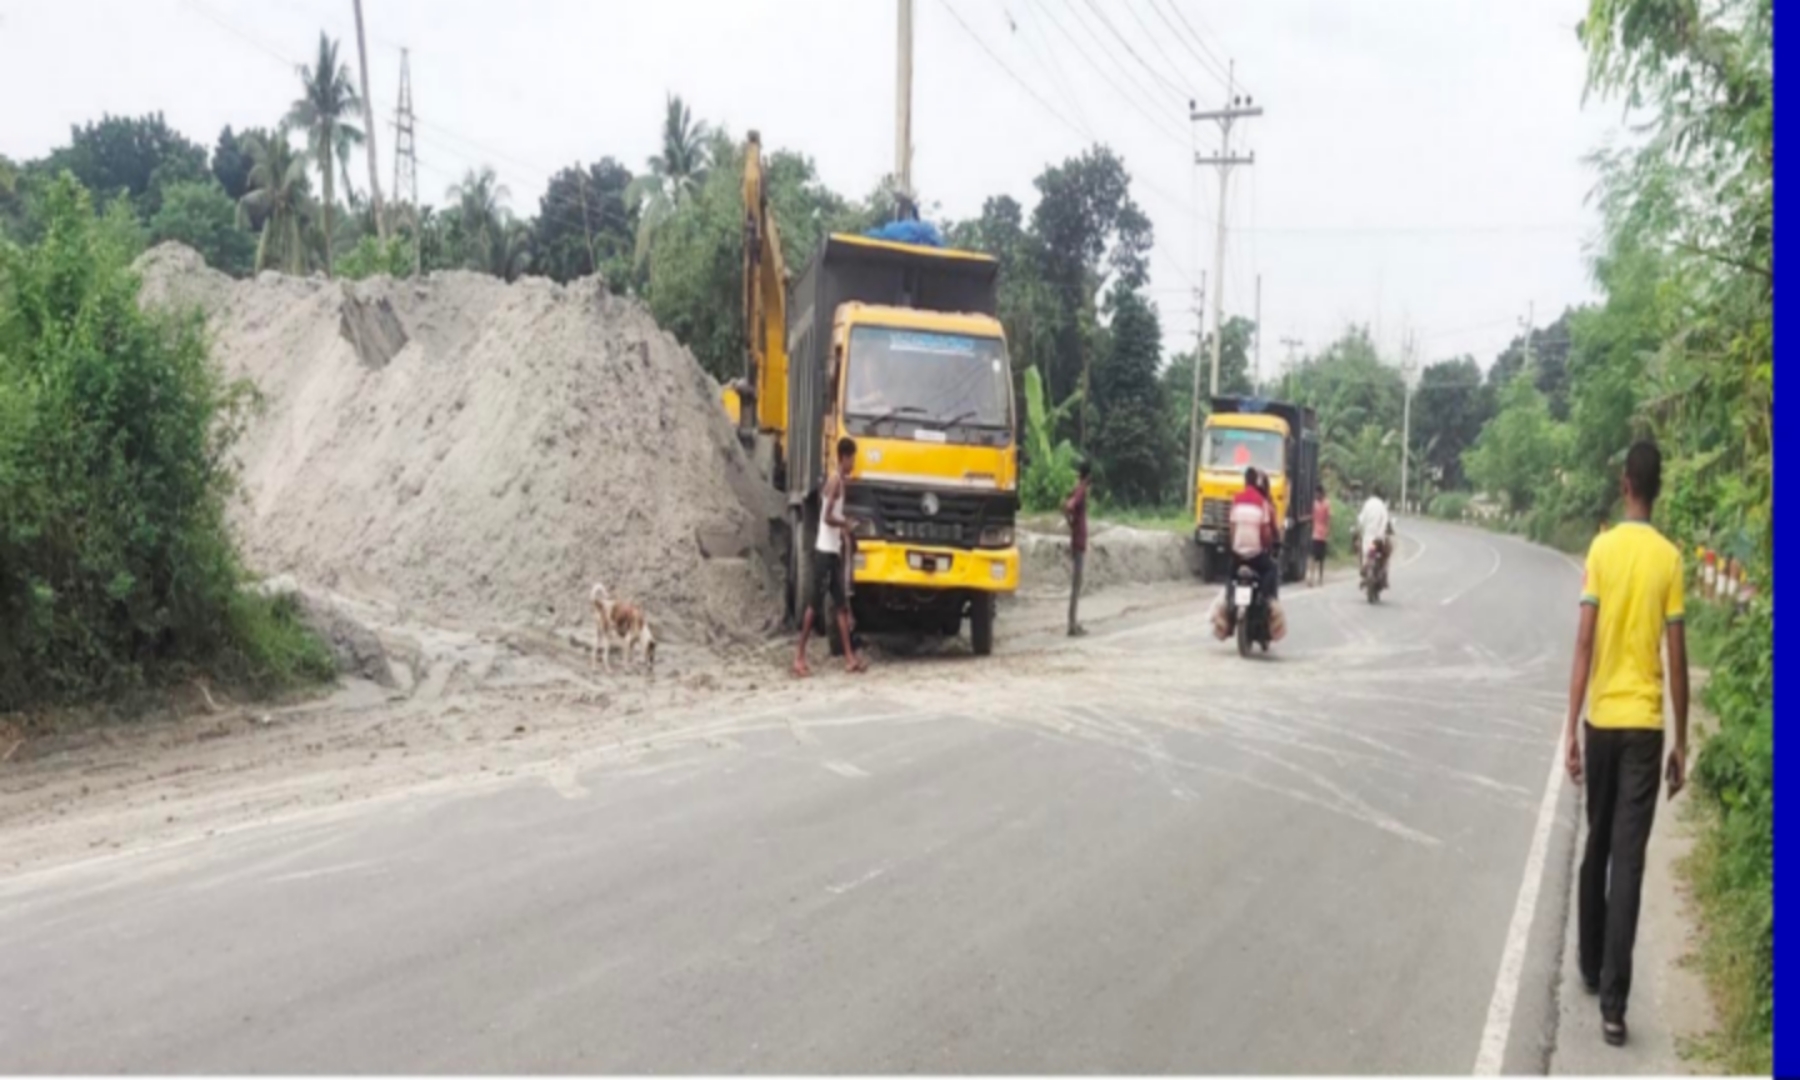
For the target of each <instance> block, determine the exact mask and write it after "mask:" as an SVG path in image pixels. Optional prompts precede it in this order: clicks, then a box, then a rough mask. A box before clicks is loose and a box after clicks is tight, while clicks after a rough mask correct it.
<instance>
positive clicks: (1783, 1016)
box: [1769, 19, 1800, 1076]
mask: <svg viewBox="0 0 1800 1080" xmlns="http://www.w3.org/2000/svg"><path fill="white" fill-rule="evenodd" d="M1784 29H1785V23H1784V22H1783V21H1782V20H1779V19H1778V20H1776V24H1775V64H1776V67H1777V68H1780V67H1781V66H1782V64H1784V63H1787V64H1792V63H1795V62H1800V49H1796V48H1787V47H1786V46H1790V45H1793V44H1794V39H1793V35H1792V34H1791V33H1783V30H1784ZM1784 54H1786V55H1784ZM1790 70H1792V69H1790ZM1783 86H1784V84H1783V83H1782V82H1781V80H1780V79H1779V78H1778V79H1776V80H1775V161H1776V165H1775V172H1776V174H1777V175H1779V174H1780V172H1781V168H1780V160H1781V147H1782V146H1783V145H1784V144H1786V140H1788V139H1792V138H1795V137H1796V131H1797V128H1800V125H1796V124H1794V123H1791V122H1790V121H1792V120H1793V119H1794V114H1793V112H1792V111H1791V110H1790V109H1784V108H1783V107H1782V105H1781V101H1782V98H1783V97H1784V96H1788V97H1791V96H1793V95H1791V94H1789V95H1783V93H1782V89H1783ZM1792 104H1793V103H1790V105H1792ZM1788 145H1791V144H1788ZM1780 193H1781V189H1780V185H1779V183H1777V186H1776V199H1775V265H1776V266H1782V265H1784V264H1785V262H1786V256H1787V255H1788V254H1789V249H1792V248H1793V247H1794V237H1793V235H1792V223H1793V220H1794V215H1792V214H1785V215H1784V214H1783V212H1782V211H1783V205H1782V200H1781V197H1780ZM1781 297H1782V294H1781V287H1780V282H1779V279H1777V283H1776V290H1775V368H1776V371H1777V372H1780V371H1782V370H1785V369H1787V368H1791V367H1793V366H1794V365H1795V364H1797V363H1800V347H1797V346H1796V343H1795V339H1794V334H1795V332H1796V331H1795V327H1796V323H1795V321H1794V308H1791V307H1788V306H1787V305H1785V304H1783V303H1782V302H1781ZM1783 381H1784V380H1783V379H1782V378H1781V377H1780V376H1779V375H1777V378H1776V385H1777V389H1779V388H1780V384H1781V383H1782V382H1783ZM1781 426H1782V425H1781V420H1780V417H1779V416H1777V417H1776V418H1775V422H1774V434H1775V436H1777V437H1775V438H1774V439H1773V442H1772V445H1771V447H1770V449H1771V451H1772V453H1773V454H1774V456H1775V457H1776V459H1777V463H1779V459H1780V456H1781V450H1780V446H1781V442H1782V440H1781V439H1780V438H1779V437H1778V436H1779V435H1780V432H1781ZM1776 472H1777V473H1780V468H1779V467H1778V468H1777V469H1776ZM1773 513H1774V521H1775V556H1776V558H1775V561H1776V562H1787V561H1791V559H1792V557H1791V556H1788V555H1787V552H1788V551H1789V550H1790V549H1800V533H1796V531H1795V528H1794V527H1793V520H1792V519H1793V516H1794V515H1793V507H1791V506H1789V505H1788V504H1787V503H1786V502H1785V501H1784V500H1782V499H1776V500H1775V504H1774V507H1773ZM1769 576H1770V578H1771V581H1770V596H1771V599H1772V598H1773V595H1774V591H1773V590H1774V581H1773V578H1774V577H1775V571H1774V567H1773V566H1771V567H1770V574H1769ZM1794 653H1795V650H1794V648H1793V646H1792V645H1791V644H1789V643H1788V642H1787V639H1786V638H1785V637H1783V636H1782V634H1781V630H1780V627H1779V626H1777V627H1776V630H1775V659H1776V661H1777V663H1776V665H1775V668H1776V671H1777V674H1776V676H1775V728H1776V735H1775V776H1776V777H1777V779H1778V780H1779V778H1781V777H1784V776H1785V777H1792V776H1800V763H1796V760H1795V755H1796V752H1797V751H1796V747H1797V746H1800V741H1797V740H1796V739H1788V738H1785V737H1783V735H1782V733H1781V723H1782V719H1783V717H1784V715H1785V713H1786V708H1785V704H1786V702H1787V700H1788V699H1791V698H1792V697H1793V694H1792V693H1791V692H1786V688H1788V687H1789V685H1790V684H1789V683H1788V681H1787V680H1786V679H1785V678H1783V677H1781V675H1780V674H1779V672H1780V671H1781V669H1782V668H1783V667H1784V665H1782V664H1781V663H1780V662H1779V661H1780V660H1781V658H1782V657H1783V656H1784V655H1785V656H1787V658H1788V659H1790V660H1792V659H1795V656H1794ZM1797 738H1800V737H1797ZM1776 786H1777V788H1778V789H1779V788H1780V786H1781V785H1780V784H1779V783H1777V785H1776ZM1795 799H1796V802H1789V801H1788V800H1787V799H1786V798H1783V797H1782V796H1781V794H1780V792H1779V790H1778V791H1777V793H1776V797H1775V836H1776V842H1775V1075H1777V1076H1800V1042H1796V1041H1795V1040H1794V1039H1790V1038H1787V1037H1786V1036H1787V1035H1788V1033H1789V1031H1790V1029H1795V1028H1796V1025H1800V1018H1797V1017H1796V1015H1795V1012H1796V1010H1795V1007H1794V1002H1793V999H1791V998H1789V997H1788V996H1787V995H1786V993H1785V990H1786V988H1787V984H1788V983H1790V982H1792V983H1794V985H1795V987H1796V988H1800V966H1796V965H1800V944H1797V942H1800V939H1797V938H1795V937H1794V936H1793V935H1791V934H1786V933H1783V932H1782V930H1783V928H1784V927H1785V926H1786V925H1787V924H1788V923H1789V922H1792V921H1793V920H1794V919H1795V918H1800V912H1797V909H1796V904H1795V902H1794V892H1793V890H1792V889H1790V888H1788V887H1787V886H1788V885H1789V883H1790V882H1791V881H1793V880H1794V877H1795V875H1794V872H1793V871H1792V870H1790V869H1789V868H1788V867H1786V866H1785V865H1784V863H1785V862H1787V861H1790V860H1787V859H1783V857H1782V855H1781V840H1780V838H1781V837H1782V836H1785V835H1790V834H1794V830H1792V829H1790V828H1789V825H1790V824H1792V823H1793V821H1794V820H1795V817H1796V809H1795V807H1796V806H1797V805H1800V791H1797V792H1796V793H1795ZM1793 861H1800V856H1795V857H1794V859H1793Z"/></svg>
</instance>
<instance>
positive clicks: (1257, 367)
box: [1251, 274, 1262, 387]
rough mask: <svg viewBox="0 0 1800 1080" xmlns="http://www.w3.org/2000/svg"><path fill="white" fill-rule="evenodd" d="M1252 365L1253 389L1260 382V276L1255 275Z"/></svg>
mask: <svg viewBox="0 0 1800 1080" xmlns="http://www.w3.org/2000/svg"><path fill="white" fill-rule="evenodd" d="M1252 363H1253V364H1254V365H1255V371H1256V376H1255V378H1254V379H1253V380H1252V382H1251V385H1252V386H1253V387H1255V386H1257V385H1258V384H1260V383H1261V382H1262V275H1261V274H1258V275H1256V353H1255V357H1254V359H1253V361H1252Z"/></svg>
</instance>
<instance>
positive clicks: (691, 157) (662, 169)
mask: <svg viewBox="0 0 1800 1080" xmlns="http://www.w3.org/2000/svg"><path fill="white" fill-rule="evenodd" d="M712 134H713V132H712V126H711V125H709V124H707V123H706V122H705V121H704V120H702V121H700V122H699V123H696V122H695V121H694V117H693V114H692V113H690V112H689V111H688V107H687V104H686V103H685V102H683V101H682V100H681V98H680V97H678V96H676V95H674V94H670V95H669V101H668V106H667V108H666V109H665V110H664V112H663V130H662V153H660V154H654V155H652V156H651V158H650V162H649V164H650V173H651V175H652V176H656V177H659V178H660V179H661V181H662V183H663V186H664V189H665V190H666V191H667V193H668V195H669V198H670V200H671V201H673V202H675V203H677V204H679V203H682V202H685V201H686V200H687V199H689V198H691V197H692V196H693V195H694V193H695V192H697V191H699V190H700V185H701V184H704V183H705V182H706V173H707V170H708V169H710V168H711V167H712V153H711V149H712V142H713V139H712Z"/></svg>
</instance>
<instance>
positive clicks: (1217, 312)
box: [1189, 62, 1263, 394]
mask: <svg viewBox="0 0 1800 1080" xmlns="http://www.w3.org/2000/svg"><path fill="white" fill-rule="evenodd" d="M1236 70H1237V66H1236V63H1235V62H1234V63H1233V64H1232V65H1231V68H1230V70H1229V72H1228V75H1227V78H1226V80H1225V87H1226V90H1225V95H1226V100H1225V107H1224V108H1223V109H1211V110H1207V111H1204V112H1203V111H1200V110H1195V111H1193V112H1192V113H1190V114H1189V119H1191V120H1195V121H1200V120H1216V121H1218V124H1219V133H1220V140H1219V152H1218V154H1216V155H1214V156H1212V157H1203V156H1199V155H1196V156H1195V157H1194V164H1196V165H1216V166H1218V169H1219V217H1218V220H1217V221H1216V222H1215V223H1214V225H1213V281H1214V285H1213V297H1212V309H1213V342H1212V392H1213V393H1214V394H1217V393H1218V392H1219V348H1220V345H1221V343H1222V340H1223V338H1224V335H1223V334H1222V333H1221V332H1220V331H1221V329H1222V327H1221V325H1220V320H1221V319H1223V318H1224V306H1223V300H1224V298H1225V206H1226V203H1225V189H1226V186H1227V184H1228V182H1229V181H1230V178H1231V169H1232V166H1234V165H1254V164H1256V154H1255V153H1254V152H1252V153H1251V154H1250V155H1249V156H1248V157H1243V156H1234V155H1233V154H1232V153H1231V125H1232V123H1233V122H1234V121H1237V120H1246V119H1249V118H1250V117H1252V116H1261V115H1262V112H1263V111H1262V106H1260V105H1254V104H1252V103H1251V101H1250V99H1249V98H1247V97H1243V96H1241V95H1237V94H1234V93H1232V88H1233V87H1234V86H1235V85H1236V83H1235V77H1236Z"/></svg>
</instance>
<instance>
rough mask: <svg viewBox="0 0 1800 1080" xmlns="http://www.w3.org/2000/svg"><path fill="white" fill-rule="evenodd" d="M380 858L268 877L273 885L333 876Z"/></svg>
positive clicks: (360, 868) (372, 863) (359, 868)
mask: <svg viewBox="0 0 1800 1080" xmlns="http://www.w3.org/2000/svg"><path fill="white" fill-rule="evenodd" d="M378 862H379V860H376V859H364V860H362V861H360V862H348V863H339V864H338V865H336V866H322V867H320V868H319V869H317V870H300V871H297V872H295V873H292V874H282V875H280V876H278V877H272V878H269V879H268V883H269V884H271V885H279V884H282V883H284V882H289V881H308V880H310V879H312V878H322V877H331V876H332V875H335V874H348V873H351V872H353V871H356V870H362V869H366V868H367V867H371V866H375V865H377V864H378Z"/></svg>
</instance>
